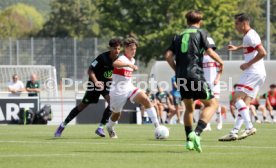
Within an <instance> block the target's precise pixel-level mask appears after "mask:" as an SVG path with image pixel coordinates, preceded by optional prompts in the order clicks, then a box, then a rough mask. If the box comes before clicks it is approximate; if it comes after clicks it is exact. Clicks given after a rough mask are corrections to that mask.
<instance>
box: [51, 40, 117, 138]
mask: <svg viewBox="0 0 276 168" xmlns="http://www.w3.org/2000/svg"><path fill="white" fill-rule="evenodd" d="M121 45H122V44H121V40H120V39H117V38H115V39H111V40H110V41H109V47H110V51H108V52H104V53H102V54H100V55H99V56H98V57H97V58H96V59H94V60H93V61H92V62H91V65H90V66H89V68H88V71H87V73H88V77H89V78H88V80H89V85H87V90H86V92H85V95H84V97H83V99H82V101H81V103H80V104H79V105H77V106H76V107H75V108H73V109H72V110H71V112H70V113H69V115H68V116H67V118H66V119H65V120H64V122H62V123H61V124H60V126H59V127H58V128H57V130H56V132H55V137H60V136H61V134H62V131H63V130H64V128H65V126H66V125H67V124H68V123H69V122H70V121H71V120H73V119H74V118H75V117H76V116H77V115H78V114H79V113H80V112H82V111H83V110H84V109H85V108H86V107H87V106H88V105H89V104H91V103H98V101H99V97H100V95H102V96H103V97H104V99H105V100H106V101H107V102H108V104H109V100H110V97H109V90H110V88H109V87H110V85H111V80H112V79H111V76H112V71H113V65H112V64H113V62H114V61H115V60H116V59H117V57H118V55H119V53H120V50H121ZM110 115H111V111H110V109H109V106H108V107H106V109H105V111H104V113H103V116H102V120H101V122H100V124H99V127H98V128H97V130H96V132H95V133H96V134H97V135H99V136H101V137H105V133H104V130H103V126H104V125H105V124H106V123H107V121H108V119H109V117H110Z"/></svg>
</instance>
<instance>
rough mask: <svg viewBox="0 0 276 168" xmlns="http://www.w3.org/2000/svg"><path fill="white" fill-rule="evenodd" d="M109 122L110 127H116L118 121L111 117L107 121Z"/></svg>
mask: <svg viewBox="0 0 276 168" xmlns="http://www.w3.org/2000/svg"><path fill="white" fill-rule="evenodd" d="M107 124H108V126H109V127H114V125H116V124H117V121H112V120H111V118H109V120H108V123H107Z"/></svg>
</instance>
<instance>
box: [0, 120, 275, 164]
mask: <svg viewBox="0 0 276 168" xmlns="http://www.w3.org/2000/svg"><path fill="white" fill-rule="evenodd" d="M255 126H256V128H257V134H256V135H253V136H251V137H248V138H246V139H244V140H240V141H235V142H218V141H217V139H218V138H219V137H220V136H222V135H224V134H226V133H228V132H229V130H230V128H231V127H232V124H227V125H224V128H223V130H222V131H217V130H215V125H213V131H211V132H204V133H203V134H202V142H201V143H202V148H203V153H197V152H195V151H187V150H186V149H185V148H184V143H185V135H184V128H183V126H182V125H167V127H169V128H170V137H169V139H167V140H162V141H161V140H155V139H154V137H153V126H152V125H126V124H119V125H117V126H116V131H117V134H118V136H119V139H109V138H99V137H97V136H96V135H95V134H94V130H95V129H96V127H97V125H75V126H68V127H67V128H66V129H65V131H64V132H63V135H62V137H61V138H53V134H54V131H55V129H56V127H57V126H41V125H38V126H36V125H28V126H22V125H21V126H18V125H3V126H0V167H1V168H25V167H26V168H59V167H60V168H84V167H89V168H186V167H187V168H193V167H195V168H214V167H219V168H231V167H233V168H239V167H242V168H247V167H248V168H255V167H256V168H262V167H264V168H269V167H271V168H275V167H276V124H261V125H256V124H255Z"/></svg>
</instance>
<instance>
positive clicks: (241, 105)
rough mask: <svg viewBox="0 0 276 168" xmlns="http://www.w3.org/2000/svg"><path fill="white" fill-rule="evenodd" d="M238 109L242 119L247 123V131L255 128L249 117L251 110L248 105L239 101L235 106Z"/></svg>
mask: <svg viewBox="0 0 276 168" xmlns="http://www.w3.org/2000/svg"><path fill="white" fill-rule="evenodd" d="M235 106H236V108H237V109H238V111H239V112H240V114H241V116H242V118H243V119H244V122H245V126H246V128H247V129H250V128H253V124H252V122H251V120H250V116H249V110H248V107H247V106H246V104H245V103H244V101H243V100H241V99H240V100H238V101H237V102H236V104H235Z"/></svg>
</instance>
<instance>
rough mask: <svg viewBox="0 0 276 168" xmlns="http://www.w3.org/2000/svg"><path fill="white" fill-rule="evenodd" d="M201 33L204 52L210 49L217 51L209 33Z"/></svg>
mask: <svg viewBox="0 0 276 168" xmlns="http://www.w3.org/2000/svg"><path fill="white" fill-rule="evenodd" d="M200 33H201V36H202V46H203V48H204V50H207V49H208V48H212V49H213V50H215V49H216V48H217V47H216V44H215V42H214V40H213V38H212V37H211V36H210V35H209V33H208V32H207V31H205V30H201V31H200Z"/></svg>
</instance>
